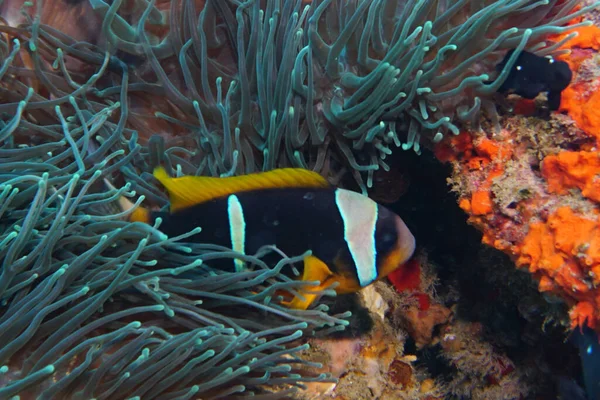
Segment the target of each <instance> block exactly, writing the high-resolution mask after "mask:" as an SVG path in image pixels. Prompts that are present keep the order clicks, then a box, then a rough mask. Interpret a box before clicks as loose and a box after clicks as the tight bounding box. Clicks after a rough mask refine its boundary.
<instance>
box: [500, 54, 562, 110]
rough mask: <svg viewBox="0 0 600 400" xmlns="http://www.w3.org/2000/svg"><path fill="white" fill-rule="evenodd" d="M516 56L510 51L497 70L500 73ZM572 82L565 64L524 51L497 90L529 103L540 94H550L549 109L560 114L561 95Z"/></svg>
mask: <svg viewBox="0 0 600 400" xmlns="http://www.w3.org/2000/svg"><path fill="white" fill-rule="evenodd" d="M513 53H514V49H513V50H510V51H508V53H506V55H505V56H504V59H503V60H502V61H501V62H500V63H499V64H498V65H497V66H496V70H497V71H498V72H499V73H500V72H501V71H502V70H503V69H504V67H505V66H506V64H507V63H508V60H509V59H510V57H511V55H512V54H513ZM572 78H573V73H572V72H571V69H570V68H569V64H567V63H566V62H564V61H557V60H554V59H552V58H548V57H540V56H537V55H535V54H534V53H530V52H528V51H522V52H521V53H520V54H519V56H518V57H517V60H516V62H515V63H514V65H513V67H512V69H511V70H510V72H509V74H508V76H507V78H506V80H505V81H504V82H503V83H502V85H501V86H500V87H499V88H498V92H500V93H503V94H507V93H515V94H518V95H519V96H521V97H524V98H526V99H534V98H536V97H537V96H538V95H539V94H540V93H543V92H547V93H548V107H549V108H550V109H551V110H558V108H559V107H560V98H561V92H562V91H563V90H564V89H566V87H567V86H569V84H570V83H571V79H572Z"/></svg>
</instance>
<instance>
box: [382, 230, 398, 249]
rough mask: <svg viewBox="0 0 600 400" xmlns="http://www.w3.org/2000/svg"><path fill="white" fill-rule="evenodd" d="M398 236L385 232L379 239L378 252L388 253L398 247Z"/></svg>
mask: <svg viewBox="0 0 600 400" xmlns="http://www.w3.org/2000/svg"><path fill="white" fill-rule="evenodd" d="M396 240H397V235H396V234H395V233H393V232H385V233H384V234H383V235H381V237H380V238H379V243H378V246H377V247H378V249H377V250H378V251H379V252H388V251H390V250H392V249H393V248H394V246H395V245H396Z"/></svg>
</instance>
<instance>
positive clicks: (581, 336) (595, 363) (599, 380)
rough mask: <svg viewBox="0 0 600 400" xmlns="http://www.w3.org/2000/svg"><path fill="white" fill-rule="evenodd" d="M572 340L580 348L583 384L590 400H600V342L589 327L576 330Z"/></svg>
mask: <svg viewBox="0 0 600 400" xmlns="http://www.w3.org/2000/svg"><path fill="white" fill-rule="evenodd" d="M571 340H572V341H573V342H574V343H575V345H576V346H577V347H578V348H579V356H580V357H581V367H582V371H583V382H584V386H585V391H586V393H587V398H588V400H600V342H599V338H598V334H597V333H596V332H594V331H593V330H592V329H590V328H588V327H587V326H582V327H581V328H576V329H575V330H574V331H573V335H572V337H571Z"/></svg>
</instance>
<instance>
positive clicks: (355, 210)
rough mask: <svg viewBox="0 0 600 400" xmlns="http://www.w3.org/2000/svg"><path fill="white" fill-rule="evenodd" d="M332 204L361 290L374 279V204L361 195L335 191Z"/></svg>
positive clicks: (375, 214)
mask: <svg viewBox="0 0 600 400" xmlns="http://www.w3.org/2000/svg"><path fill="white" fill-rule="evenodd" d="M335 203H336V205H337V208H338V210H339V211H340V215H341V216H342V221H343V223H344V240H345V241H346V244H347V245H348V249H349V250H350V254H351V255H352V258H353V259H354V263H355V264H356V273H357V275H358V281H359V283H360V285H361V286H362V287H364V286H367V285H369V284H370V283H372V282H373V281H375V280H376V279H377V250H376V248H375V226H376V223H377V203H375V202H374V201H373V200H371V199H369V198H368V197H366V196H363V195H362V194H359V193H356V192H352V191H349V190H344V189H336V191H335Z"/></svg>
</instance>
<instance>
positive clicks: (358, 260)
mask: <svg viewBox="0 0 600 400" xmlns="http://www.w3.org/2000/svg"><path fill="white" fill-rule="evenodd" d="M154 176H155V177H156V178H157V179H158V181H159V182H160V183H161V184H162V185H163V186H164V187H165V189H166V190H167V192H168V194H169V198H170V210H169V212H157V211H151V210H149V209H146V208H142V207H139V208H137V209H136V210H135V211H134V212H133V213H132V214H131V217H130V220H132V221H142V222H146V223H150V224H152V223H153V222H154V221H155V219H156V218H158V217H160V218H161V219H162V223H161V225H160V227H159V229H160V230H161V231H162V232H164V233H165V234H167V235H168V236H175V235H181V234H185V233H187V232H189V231H191V230H192V229H194V228H196V227H200V228H201V229H202V231H201V232H200V233H198V234H197V235H195V236H192V237H190V238H189V239H187V240H190V241H193V242H202V243H214V244H220V245H222V246H226V247H228V248H231V249H233V250H235V251H236V252H239V253H242V254H255V253H256V251H257V250H258V249H259V248H260V247H262V246H264V245H275V246H276V247H277V248H278V249H280V250H281V251H282V252H284V253H285V254H288V255H298V254H303V253H305V252H306V251H307V250H311V252H312V254H311V255H310V256H307V257H306V258H305V259H304V263H303V270H302V271H301V277H300V278H301V279H302V280H303V281H319V282H320V285H318V286H308V287H306V289H305V290H306V292H304V291H303V292H302V297H303V298H300V297H298V296H296V297H294V298H293V299H291V300H290V301H288V302H286V305H287V306H289V307H291V308H295V309H307V308H308V307H309V306H310V304H311V303H312V302H313V301H314V300H315V298H316V297H317V294H315V293H309V292H314V291H319V290H320V289H322V288H325V287H328V286H330V285H331V284H332V283H334V282H337V283H338V285H337V287H336V288H335V291H336V293H338V294H345V293H352V292H356V291H358V290H359V289H361V288H363V287H365V286H367V285H369V284H371V283H373V282H374V281H376V280H377V279H380V278H383V277H385V276H387V275H388V274H389V273H390V272H392V271H394V270H396V269H397V268H399V267H400V266H401V265H402V264H403V263H404V262H406V261H407V260H408V259H409V258H410V257H411V256H412V254H413V251H414V249H415V239H414V237H413V235H412V234H411V232H410V231H409V229H408V228H407V226H406V225H405V224H404V222H403V221H402V219H400V217H399V216H398V215H396V214H394V213H393V212H391V211H390V210H388V209H386V208H385V207H383V206H381V205H378V204H377V203H376V202H374V201H373V200H371V199H369V198H368V197H366V196H363V195H361V194H359V193H356V192H353V191H349V190H344V189H339V188H335V187H332V186H330V185H329V184H328V182H327V181H326V180H325V179H324V178H323V177H322V176H321V175H319V174H318V173H316V172H313V171H309V170H305V169H296V168H285V169H277V170H273V171H269V172H262V173H255V174H249V175H243V176H236V177H227V178H212V177H199V176H182V177H178V178H173V177H170V176H169V175H168V174H167V172H166V171H165V169H164V168H162V167H157V168H156V169H155V170H154ZM225 267H226V268H231V269H232V270H240V269H241V268H244V264H243V262H242V261H241V260H239V259H234V260H231V261H228V265H227V266H225Z"/></svg>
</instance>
